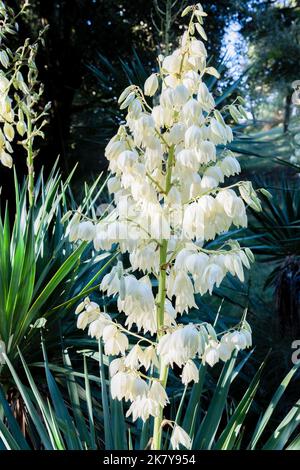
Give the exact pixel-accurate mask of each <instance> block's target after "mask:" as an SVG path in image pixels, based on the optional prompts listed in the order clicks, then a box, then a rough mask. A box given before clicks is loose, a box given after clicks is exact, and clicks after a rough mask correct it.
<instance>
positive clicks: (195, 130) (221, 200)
mask: <svg viewBox="0 0 300 470" xmlns="http://www.w3.org/2000/svg"><path fill="white" fill-rule="evenodd" d="M185 13H191V21H190V24H189V27H188V29H187V31H186V32H185V33H184V34H183V37H182V38H181V41H180V44H179V47H178V48H177V49H176V50H175V51H174V52H173V53H172V54H170V55H168V56H166V57H159V58H158V63H159V72H158V73H153V74H152V75H150V77H149V78H148V79H147V80H146V82H145V85H144V90H143V91H142V90H141V89H139V88H138V87H137V86H134V85H131V86H129V87H127V88H126V89H125V90H124V92H123V93H122V94H121V96H120V98H119V104H120V108H121V109H124V110H125V109H126V110H127V115H126V123H125V124H124V125H121V126H120V128H119V130H118V132H117V134H116V135H115V136H114V137H113V138H112V139H111V141H110V142H109V143H108V145H107V147H106V157H107V159H108V160H109V169H110V171H111V173H112V176H111V177H110V179H109V181H108V189H109V192H110V193H111V194H112V195H113V208H112V210H111V211H110V212H109V213H108V214H107V215H105V216H104V217H102V218H101V220H100V221H98V222H97V223H93V222H92V221H89V220H84V219H83V220H82V218H81V216H80V214H79V213H76V214H75V215H74V217H73V219H72V220H71V223H70V226H69V236H70V239H71V240H73V241H74V240H77V239H82V240H86V241H93V243H94V247H95V249H96V250H101V249H102V250H109V249H111V248H112V246H113V245H117V246H118V249H119V251H120V252H121V253H128V254H129V261H130V265H131V266H130V268H128V269H124V267H123V265H122V263H121V262H118V263H117V265H116V266H115V267H113V268H112V270H111V271H110V272H109V273H108V274H106V275H105V276H104V278H103V280H102V283H101V290H102V291H103V292H105V293H106V294H107V295H108V296H116V298H117V306H118V310H119V312H120V313H123V314H124V323H125V326H122V325H119V324H117V323H113V322H112V321H111V320H110V318H109V316H108V315H107V314H105V313H102V312H100V309H99V307H98V306H97V305H96V304H94V303H93V302H90V301H89V300H88V299H86V300H85V301H84V302H83V303H82V304H81V305H80V306H79V308H78V309H77V313H78V312H80V313H79V317H78V326H79V328H83V329H84V328H85V327H86V326H87V325H89V334H90V335H91V336H93V337H96V338H98V339H99V338H102V340H103V343H104V349H105V353H106V354H112V355H121V357H118V358H117V359H115V360H114V361H113V362H112V363H111V366H110V369H111V376H112V378H111V392H112V396H113V397H115V398H117V399H119V400H121V399H125V400H129V401H130V402H131V405H130V408H129V411H128V415H132V417H133V419H134V420H135V419H137V418H138V417H139V418H142V419H143V420H144V421H145V420H146V419H147V418H148V417H149V416H154V417H155V418H157V417H159V416H160V413H161V409H162V408H163V407H164V406H166V404H167V403H168V397H167V394H166V387H165V383H164V381H162V380H158V379H157V375H158V374H157V372H156V371H157V370H160V371H161V370H162V368H166V367H173V366H174V365H176V366H178V367H180V368H182V373H181V379H182V383H183V384H184V385H188V384H189V383H190V382H193V381H194V382H197V381H198V380H199V377H198V376H199V372H198V368H197V366H196V363H195V362H194V360H195V359H196V360H198V361H199V362H200V361H201V362H202V363H203V364H209V365H210V366H213V365H214V364H216V363H217V362H219V361H227V360H228V359H229V358H230V357H231V355H232V353H233V351H235V350H241V349H245V348H247V347H250V346H251V341H252V340H251V328H250V326H249V325H248V323H247V322H246V321H243V322H242V323H241V324H240V325H239V327H237V328H236V329H235V330H231V331H228V332H226V333H224V334H223V335H222V336H221V337H219V336H218V335H217V334H216V332H215V330H214V328H213V327H212V325H210V324H207V323H205V324H204V323H203V324H199V325H195V324H188V325H182V324H179V323H177V320H178V315H179V314H182V313H184V312H186V313H188V311H189V309H191V308H196V307H197V305H196V302H195V294H201V295H203V294H205V293H206V292H209V293H210V294H211V293H212V291H213V288H214V287H215V286H216V287H218V286H219V285H220V283H221V282H222V280H223V279H224V277H225V276H226V275H227V273H231V274H232V275H233V276H237V277H238V278H239V279H240V280H241V281H243V280H244V269H245V268H249V267H250V262H251V261H253V255H252V253H251V251H250V250H249V249H247V248H246V249H243V248H241V247H240V245H239V244H238V242H237V241H229V242H226V244H223V245H222V246H220V247H219V248H218V249H216V250H211V249H207V248H206V245H205V242H207V241H209V240H214V239H215V237H216V236H217V235H219V234H223V233H224V232H227V231H228V230H229V229H230V228H231V227H232V226H236V227H246V225H247V216H246V204H247V205H250V206H252V207H254V208H256V209H258V210H259V209H260V205H259V200H258V198H257V195H256V193H255V191H254V189H253V188H252V185H251V183H249V182H243V183H242V182H240V183H233V184H229V185H227V186H226V185H225V180H226V178H228V177H230V176H233V175H236V174H238V173H239V172H240V171H241V169H240V165H239V162H238V160H237V159H236V157H235V156H234V155H233V154H232V153H231V152H230V151H228V150H227V149H226V144H227V143H228V142H230V141H231V140H232V138H233V136H232V131H231V128H230V127H229V125H228V124H227V123H226V122H225V120H224V118H223V117H222V114H221V112H220V111H219V110H217V109H216V103H215V100H214V98H213V96H212V94H211V92H210V91H209V89H208V88H207V86H206V84H205V82H204V76H205V74H210V75H215V76H216V77H218V73H217V71H216V70H215V69H214V68H213V67H210V66H207V62H206V59H207V52H206V48H205V45H204V43H203V42H202V40H200V39H199V38H197V35H198V34H199V35H200V37H202V38H203V39H205V37H206V36H205V33H204V30H203V26H202V24H203V17H204V16H206V13H205V12H204V11H203V9H202V7H201V5H200V4H197V5H196V6H194V7H188V8H187V9H186V10H185ZM158 92H159V93H158ZM145 96H148V97H153V98H152V99H153V103H154V106H153V107H151V106H150V104H149V100H148V99H146V97H145ZM232 106H233V108H232V107H231V111H232V110H233V109H235V108H234V105H232ZM236 112H237V111H236ZM231 114H232V112H231ZM236 189H238V191H236ZM153 278H154V279H156V280H157V283H155V282H154V283H153V282H152V280H153ZM157 284H158V287H157ZM141 332H142V333H143V334H144V335H145V333H148V334H149V336H140V334H141ZM128 335H134V336H135V337H138V338H139V341H138V343H137V344H136V345H135V346H133V347H132V348H131V349H130V351H129V353H127V350H128V349H129V342H128V339H127V337H128ZM153 335H156V336H155V339H154V340H153V341H152V339H149V338H152V337H153ZM143 341H144V342H146V343H148V344H147V347H144V346H141V345H142V344H145V343H143ZM141 369H142V371H145V372H146V373H147V374H148V375H146V377H148V380H147V379H145V375H144V372H142V373H141ZM181 431H183V430H180V428H179V429H177V428H176V426H175V428H174V430H173V437H174V439H173V441H174V443H173V444H174V445H173V447H174V446H175V448H177V446H178V442H179V443H182V444H184V442H183V441H185V443H186V444H187V440H186V436H184V434H183V433H182V432H181ZM176 436H181V441H180V438H179V441H178V440H177V438H176Z"/></svg>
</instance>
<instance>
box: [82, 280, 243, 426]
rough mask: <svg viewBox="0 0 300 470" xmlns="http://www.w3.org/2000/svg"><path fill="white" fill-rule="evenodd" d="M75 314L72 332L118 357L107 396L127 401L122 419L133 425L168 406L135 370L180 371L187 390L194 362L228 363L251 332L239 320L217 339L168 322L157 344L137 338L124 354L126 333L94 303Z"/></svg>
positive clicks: (194, 377) (211, 332)
mask: <svg viewBox="0 0 300 470" xmlns="http://www.w3.org/2000/svg"><path fill="white" fill-rule="evenodd" d="M128 277H130V276H128ZM137 294H138V295H139V293H138V290H137ZM75 313H76V314H77V315H78V319H77V326H78V328H81V329H85V328H86V327H87V326H89V330H88V331H89V334H90V336H92V337H95V338H97V339H100V338H102V340H103V343H104V351H105V354H107V355H114V356H117V355H121V357H118V358H116V359H114V360H113V361H112V362H111V363H110V376H111V393H112V397H113V398H117V399H118V400H122V399H125V400H129V401H131V406H130V408H129V410H128V412H127V416H130V415H132V417H133V420H136V419H137V418H142V419H143V421H145V420H147V419H148V418H149V416H154V417H156V416H158V415H159V410H160V407H162V408H163V407H165V406H166V405H167V403H168V402H169V400H168V396H167V394H166V391H165V389H164V388H163V387H162V385H161V384H160V382H159V381H158V380H156V379H154V378H152V381H150V382H149V381H147V380H145V378H146V377H145V376H144V374H143V376H142V377H141V376H140V369H144V370H145V371H146V372H148V371H149V370H153V368H155V367H158V365H159V360H161V361H162V362H163V363H164V364H165V365H168V366H170V367H174V365H176V366H178V367H180V368H182V373H181V380H182V383H183V384H184V385H188V384H189V383H190V382H195V383H197V382H198V381H199V370H198V367H197V366H196V364H195V362H194V359H195V358H197V357H198V358H199V359H200V360H201V362H202V364H208V365H209V366H211V367H212V366H214V365H215V364H216V363H218V362H219V361H220V360H221V361H224V362H226V361H227V360H229V359H230V357H231V356H232V353H233V351H235V350H236V351H239V350H243V349H245V348H248V347H250V346H251V345H252V337H251V328H250V325H249V324H248V323H247V321H245V320H244V321H243V322H242V325H241V326H240V327H239V328H238V329H233V330H232V331H228V332H226V333H225V334H223V335H222V336H221V337H220V338H218V335H217V334H216V331H215V329H214V328H213V327H212V325H211V324H209V323H203V324H200V325H196V324H193V323H190V324H188V325H179V324H176V322H175V321H174V322H173V325H172V326H169V325H168V326H167V327H166V330H167V333H166V334H164V335H163V336H162V337H161V338H160V339H159V340H158V341H157V342H152V341H151V340H149V339H147V338H143V337H141V338H140V341H139V342H138V343H137V344H136V345H134V346H133V347H132V348H131V349H130V351H129V352H128V353H127V354H126V351H127V350H128V349H129V341H128V338H127V334H130V333H129V332H126V329H125V328H124V327H122V326H121V325H119V324H117V323H114V322H113V321H112V320H111V318H110V316H109V315H108V314H106V313H104V312H101V311H100V308H99V306H98V304H97V303H95V302H92V301H90V299H89V298H86V299H85V300H84V301H83V302H82V303H80V304H79V305H78V307H77V309H76V312H75ZM166 324H168V320H167V321H166ZM124 331H125V333H124ZM136 336H138V335H136ZM141 342H148V343H149V346H146V347H142V346H140V343H141Z"/></svg>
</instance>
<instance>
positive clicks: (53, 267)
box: [0, 165, 107, 386]
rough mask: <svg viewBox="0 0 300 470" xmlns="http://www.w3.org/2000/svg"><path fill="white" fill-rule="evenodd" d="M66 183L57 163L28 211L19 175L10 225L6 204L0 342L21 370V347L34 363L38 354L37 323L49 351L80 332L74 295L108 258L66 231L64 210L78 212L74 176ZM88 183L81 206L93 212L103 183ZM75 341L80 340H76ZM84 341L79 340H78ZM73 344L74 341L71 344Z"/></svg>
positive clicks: (1, 222)
mask: <svg viewBox="0 0 300 470" xmlns="http://www.w3.org/2000/svg"><path fill="white" fill-rule="evenodd" d="M71 176H72V174H71V175H70V177H69V178H67V180H66V181H65V182H63V181H62V179H61V176H60V173H59V171H58V170H57V165H56V166H55V167H54V168H53V170H52V172H51V173H50V175H49V178H48V179H47V181H44V179H43V174H42V173H41V174H40V176H39V178H38V179H37V182H36V185H35V191H34V205H33V206H32V207H31V208H29V209H28V206H27V201H26V199H27V195H26V184H27V182H26V181H25V182H24V184H23V185H22V186H21V188H19V185H18V182H17V179H15V198H16V214H15V220H14V223H13V225H12V227H11V223H10V216H9V213H8V209H7V208H6V210H5V213H4V216H3V217H1V218H0V289H1V296H0V340H1V350H5V351H6V354H7V355H8V357H9V359H10V361H11V362H12V364H13V365H14V367H16V369H18V367H19V365H18V364H19V355H18V348H21V349H22V352H23V355H24V357H25V358H26V360H27V361H28V362H29V363H30V362H32V361H34V360H37V358H39V357H40V347H39V344H40V332H39V327H40V326H42V325H44V324H45V323H46V327H45V336H46V337H47V341H48V347H49V354H50V355H51V356H52V355H53V353H55V351H56V350H57V346H58V344H59V343H60V338H61V337H62V336H64V337H65V341H66V344H67V341H68V337H69V336H70V335H74V336H75V337H76V332H75V328H74V322H73V319H72V321H69V320H68V313H69V306H70V305H72V298H73V297H75V300H74V301H76V295H79V294H80V293H81V292H82V290H84V289H88V288H90V287H91V286H93V285H94V282H95V280H97V278H98V273H100V272H101V270H102V268H103V263H104V264H105V263H106V261H107V260H104V258H106V257H107V255H103V256H101V254H100V256H99V257H98V258H96V259H95V260H94V261H93V260H91V247H90V246H89V245H88V243H86V242H82V243H78V244H77V245H76V246H75V247H74V245H73V243H71V242H70V241H69V238H68V235H66V232H65V231H66V226H67V225H66V222H64V219H63V214H65V213H66V212H67V210H68V209H69V210H71V211H76V210H78V205H77V204H76V202H75V200H74V198H73V196H72V193H71V191H70V189H69V184H70V180H71ZM99 179H100V178H98V179H97V183H96V184H94V186H93V187H92V188H88V187H86V190H85V195H83V198H82V201H81V202H82V203H81V207H80V210H81V212H83V213H86V214H93V211H94V209H92V207H94V203H95V201H97V199H98V196H99V194H100V193H101V192H102V190H103V188H104V185H102V186H101V185H100V186H101V187H100V190H99V188H98V189H97V190H96V189H95V188H96V186H97V185H98V183H99ZM75 340H76V338H75ZM79 342H80V340H79ZM72 344H74V343H73V342H72ZM0 367H1V369H0V377H1V382H2V384H3V383H4V384H5V383H7V386H8V385H9V384H11V375H10V374H9V371H8V369H7V367H6V366H5V365H4V364H2V365H1V366H0Z"/></svg>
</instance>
